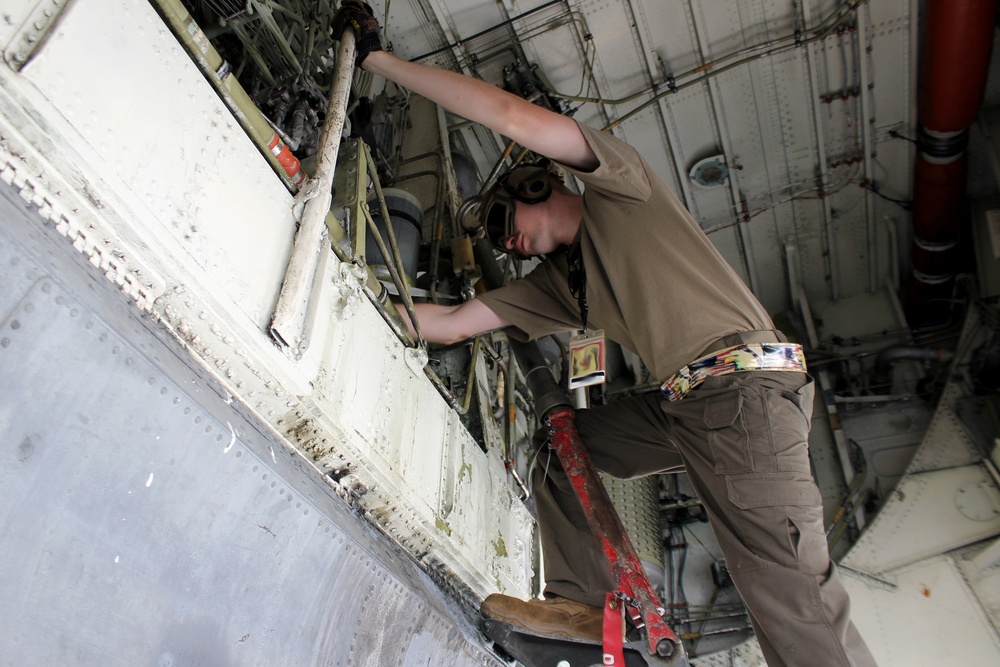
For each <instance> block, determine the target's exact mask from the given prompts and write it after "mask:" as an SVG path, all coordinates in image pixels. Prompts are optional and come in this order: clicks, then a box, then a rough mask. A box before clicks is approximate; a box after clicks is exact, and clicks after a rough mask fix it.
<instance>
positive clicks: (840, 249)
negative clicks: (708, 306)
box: [371, 0, 917, 312]
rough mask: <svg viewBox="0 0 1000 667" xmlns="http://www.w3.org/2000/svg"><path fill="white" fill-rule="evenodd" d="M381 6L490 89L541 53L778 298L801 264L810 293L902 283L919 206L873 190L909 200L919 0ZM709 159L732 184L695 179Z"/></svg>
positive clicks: (434, 59) (416, 41)
mask: <svg viewBox="0 0 1000 667" xmlns="http://www.w3.org/2000/svg"><path fill="white" fill-rule="evenodd" d="M371 4H372V5H373V7H374V8H375V10H376V12H377V13H378V15H379V16H380V17H381V18H382V19H383V23H384V26H385V36H386V40H387V42H388V43H390V44H391V47H392V48H393V49H394V50H395V52H396V54H397V55H399V56H401V57H404V58H413V59H419V60H420V61H421V62H425V63H428V64H435V65H440V66H446V67H452V68H458V69H461V70H463V71H465V72H467V73H470V74H475V75H478V76H481V77H482V78H484V79H487V80H491V81H494V82H496V83H499V80H500V72H501V69H502V67H503V66H505V65H510V64H512V63H513V62H514V61H515V59H516V58H517V57H518V56H520V55H521V54H522V53H523V56H524V58H526V60H527V62H528V64H531V65H534V64H537V65H539V66H540V68H541V70H542V71H543V72H544V75H545V76H546V77H547V78H548V80H549V81H550V82H551V86H552V88H553V90H555V91H558V92H559V93H561V94H563V95H564V96H565V97H566V98H567V99H568V100H569V103H570V105H571V106H572V107H573V108H574V109H575V114H576V117H577V118H578V119H580V120H581V121H582V122H585V123H589V124H592V125H595V126H599V127H605V126H608V125H613V126H614V127H613V129H612V130H611V131H613V132H614V133H615V134H616V135H618V136H620V137H621V138H623V139H625V140H626V141H629V142H630V143H632V144H633V145H635V146H636V147H638V148H639V150H640V151H641V152H642V153H643V154H644V156H645V157H646V158H647V159H648V160H649V162H650V163H652V164H653V165H654V166H655V167H656V168H657V169H658V170H659V171H660V172H661V174H662V175H663V176H664V178H666V179H667V181H668V182H670V183H672V184H674V186H675V187H676V189H677V191H678V193H679V194H680V195H681V196H682V197H683V198H684V200H685V201H686V202H687V204H688V206H689V208H690V209H691V211H692V212H693V213H694V215H695V217H696V218H697V219H698V220H699V221H700V222H701V223H702V225H703V227H704V228H705V229H706V231H708V232H710V234H711V237H712V240H713V241H714V242H715V243H716V245H717V246H718V247H719V248H720V250H722V252H723V253H724V254H725V255H726V257H727V258H728V259H729V261H730V262H731V263H732V264H733V265H734V266H735V267H736V268H737V270H738V271H739V272H740V273H741V275H742V276H743V277H744V279H745V280H746V281H747V282H748V283H749V284H750V285H751V287H752V288H753V289H754V290H755V292H756V293H757V294H758V296H759V297H760V298H761V299H762V300H763V301H764V303H765V305H766V306H767V308H768V309H769V310H771V311H773V312H779V311H782V310H785V309H787V308H788V306H789V305H790V303H791V300H790V299H791V297H790V295H789V290H788V287H787V285H788V277H787V276H788V271H789V268H791V270H792V271H793V272H794V273H795V274H796V275H798V276H799V277H800V279H801V280H802V281H803V282H804V284H805V287H806V291H807V293H808V295H809V298H810V300H814V301H816V302H823V301H826V300H830V299H838V298H842V297H845V296H850V295H852V294H857V293H860V292H864V291H870V290H875V289H878V288H880V287H882V286H883V285H885V284H886V281H887V280H892V279H893V276H892V275H890V274H893V273H895V270H896V269H895V268H894V267H896V266H897V259H896V258H897V253H898V248H899V247H900V246H902V247H904V248H905V243H906V238H907V234H908V214H907V212H906V211H905V210H904V209H903V208H902V207H901V206H900V205H899V204H898V203H896V202H893V201H890V200H888V199H886V198H884V197H880V196H878V195H876V194H875V193H873V192H872V188H875V189H877V190H878V191H879V193H881V194H882V195H885V196H887V197H889V198H891V199H896V200H908V199H909V197H910V195H909V192H910V189H911V186H910V180H911V177H910V174H911V172H912V166H911V165H912V162H913V147H912V144H911V143H910V142H907V141H905V140H902V139H899V138H894V137H892V136H890V132H891V131H893V130H895V131H897V132H898V133H899V134H901V135H903V136H912V134H913V128H914V126H915V120H916V119H915V108H914V102H913V100H914V85H913V82H914V80H915V48H914V45H915V43H916V38H917V36H916V26H915V21H916V20H915V18H914V17H915V10H914V7H913V5H914V4H915V2H914V1H912V0H878V1H877V2H843V1H839V0H812V1H811V2H801V1H794V0H727V1H725V2H720V1H718V0H568V1H566V0H557V1H555V2H550V1H545V0H514V1H512V0H500V1H497V0H394V1H393V0H374V2H372V3H371ZM515 37H516V42H514V43H512V39H514V38H515ZM674 87H676V90H674ZM585 100H586V101H585ZM598 100H599V101H598ZM465 132H466V140H467V142H469V143H473V144H475V143H479V144H484V143H485V144H486V145H487V147H488V148H487V151H486V153H485V155H487V156H489V157H495V156H496V155H498V154H499V150H498V149H497V148H496V143H495V140H493V139H491V138H489V137H488V135H486V134H485V133H482V132H478V133H473V131H472V130H466V131H465ZM484 138H485V140H484ZM477 151H478V149H476V150H474V151H473V152H477ZM711 158H717V159H716V161H715V162H714V163H713V162H712V161H711ZM706 160H708V167H709V172H708V173H709V174H710V175H716V176H717V175H718V171H712V170H711V168H712V167H713V166H714V167H718V166H719V164H720V163H721V164H723V165H724V166H725V167H726V168H727V169H728V173H729V177H728V179H725V180H724V181H722V182H721V183H720V182H718V179H717V180H716V184H715V185H714V186H710V187H705V186H704V185H701V184H699V183H697V182H696V181H695V180H693V179H692V177H691V172H692V170H693V169H695V168H696V166H697V165H699V164H700V163H702V162H703V161H706ZM702 180H707V181H708V182H709V183H710V185H711V184H712V179H711V178H709V179H702ZM890 227H891V228H893V229H892V231H891V230H890ZM903 257H904V260H903V261H904V262H905V253H903ZM655 269H656V267H650V272H651V275H655Z"/></svg>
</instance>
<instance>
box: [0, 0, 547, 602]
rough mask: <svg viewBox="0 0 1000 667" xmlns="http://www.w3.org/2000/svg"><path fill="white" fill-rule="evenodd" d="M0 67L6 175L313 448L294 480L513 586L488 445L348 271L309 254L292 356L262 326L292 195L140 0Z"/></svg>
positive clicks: (484, 587) (514, 570)
mask: <svg viewBox="0 0 1000 667" xmlns="http://www.w3.org/2000/svg"><path fill="white" fill-rule="evenodd" d="M0 78H2V84H3V85H2V86H0V88H2V93H0V111H2V113H0V148H3V149H4V153H3V157H4V163H5V164H3V165H0V171H2V172H3V174H4V175H5V178H7V177H8V176H9V178H7V180H13V181H14V182H15V183H16V184H18V186H19V187H21V186H22V185H21V184H23V183H25V182H30V192H31V193H32V194H31V196H32V197H33V198H34V199H36V200H37V201H38V202H41V203H42V204H44V205H46V206H48V207H49V208H51V209H54V210H58V211H60V212H65V214H66V216H67V217H68V218H69V219H70V220H71V222H72V225H73V226H74V227H73V228H74V229H83V230H86V234H87V238H88V239H89V240H88V241H86V242H83V241H80V239H79V238H78V236H74V235H73V234H68V233H67V232H64V233H67V235H68V236H69V237H70V239H71V240H72V239H75V240H76V241H77V243H78V245H79V246H80V247H79V248H78V249H79V250H81V251H82V252H87V254H88V256H92V257H97V258H98V259H97V260H96V261H98V262H99V261H100V257H101V255H100V251H101V249H102V248H104V247H111V248H120V249H123V250H120V251H118V253H117V255H116V258H117V259H116V261H118V262H120V263H121V264H122V265H123V267H124V268H123V270H122V271H123V273H127V276H128V277H129V279H130V280H137V276H138V275H141V277H142V278H143V279H146V278H147V277H148V278H149V280H148V283H149V286H147V287H145V288H144V289H145V290H146V291H145V293H146V294H147V296H148V298H146V297H142V295H141V294H138V293H139V292H140V290H139V289H138V288H136V289H133V290H132V291H130V290H128V289H125V287H123V290H125V291H126V293H128V294H130V295H132V296H133V297H135V298H137V300H138V302H139V304H140V305H141V306H142V307H144V308H148V309H150V310H151V312H152V313H153V315H154V316H155V317H158V318H160V320H161V322H162V324H163V326H164V327H165V328H166V330H168V331H170V332H172V334H173V335H175V336H177V337H178V338H179V339H180V340H182V341H183V342H184V343H186V344H187V345H188V346H189V348H190V350H191V352H192V354H193V355H195V356H196V357H197V358H198V359H200V360H201V361H202V362H204V363H205V364H206V366H207V367H208V368H210V369H211V370H212V371H213V372H214V373H216V374H217V375H218V376H219V377H220V378H221V379H222V380H223V381H224V382H225V384H226V386H227V387H228V388H229V391H230V392H231V393H232V396H233V398H234V400H241V401H244V402H246V403H247V404H248V405H250V406H251V407H252V408H253V409H254V410H256V411H257V412H258V414H260V415H261V416H262V417H263V418H265V419H266V420H267V421H268V422H269V423H270V424H271V425H272V426H273V427H274V428H275V430H277V431H278V432H279V433H281V434H282V435H283V436H285V437H287V438H288V440H289V441H290V442H292V443H294V444H295V445H296V446H297V447H298V448H299V449H300V451H302V452H303V453H304V454H305V455H307V457H308V458H309V459H310V460H313V461H315V463H316V465H317V466H318V467H319V468H320V470H317V471H315V472H314V473H313V474H316V475H320V474H322V473H325V472H328V471H332V470H335V469H336V470H340V471H342V473H343V474H341V473H338V474H337V475H336V477H337V478H338V479H339V482H337V487H338V489H339V490H340V491H341V493H342V494H343V495H344V496H346V497H348V498H349V499H350V500H351V501H352V502H353V503H354V504H355V505H356V506H357V507H358V508H359V510H361V511H363V512H364V513H365V514H366V516H368V517H369V518H371V519H372V520H375V521H378V522H379V523H380V525H381V526H382V527H383V528H384V529H385V530H386V531H387V532H388V533H389V534H390V535H392V536H393V537H394V538H395V539H396V540H397V541H399V542H400V543H402V544H404V546H406V547H407V548H408V550H409V551H410V552H411V553H412V554H413V555H414V556H415V557H416V558H418V559H420V560H421V561H422V562H423V563H424V564H425V566H427V567H431V568H434V569H435V571H436V572H438V574H439V576H440V577H441V578H443V579H444V580H446V581H449V582H451V583H452V584H454V585H455V587H456V589H457V590H458V591H460V592H463V593H469V592H471V593H472V594H473V596H472V597H479V596H483V595H485V594H488V593H490V592H493V591H495V590H497V589H501V590H506V591H508V592H510V593H512V594H514V595H522V596H524V595H527V594H528V585H529V581H530V577H531V574H532V573H531V568H530V562H531V561H530V553H528V550H527V549H524V548H523V547H522V546H521V545H522V543H521V542H519V540H526V539H528V536H530V533H531V530H532V520H531V518H530V516H529V515H528V513H527V511H526V510H525V508H524V507H523V506H522V505H521V503H520V502H518V501H517V500H516V499H515V498H514V496H513V494H512V492H511V490H510V488H509V487H508V482H507V479H506V475H505V474H504V472H503V468H502V465H501V463H500V461H499V459H498V458H497V455H495V454H491V455H487V454H484V453H483V452H482V451H481V450H480V449H479V447H478V446H476V445H475V444H474V442H473V441H472V439H471V437H470V436H469V434H468V433H467V432H466V431H465V429H464V427H462V426H461V424H460V422H459V421H458V419H456V418H455V417H454V415H453V414H452V412H451V411H450V409H449V408H448V407H447V405H446V404H445V402H444V401H443V400H442V399H441V397H440V396H439V395H438V394H437V392H436V391H435V390H434V388H433V387H432V385H431V384H430V382H429V381H428V380H427V379H426V377H424V376H423V374H422V373H420V374H415V373H414V371H413V370H411V368H410V366H408V365H407V363H406V359H405V356H404V348H403V346H402V344H401V343H400V342H399V341H398V340H397V339H396V338H395V337H394V335H393V334H392V333H391V332H390V330H389V328H388V327H387V326H386V325H385V323H384V322H383V321H382V319H381V316H379V315H378V314H377V312H376V311H375V310H374V308H373V307H372V305H371V304H370V303H369V302H368V301H367V299H365V298H364V297H363V295H362V294H361V292H360V289H359V283H358V280H357V276H356V275H355V274H354V273H352V272H351V271H342V270H341V269H342V268H343V269H346V268H347V267H341V266H340V265H339V263H338V262H337V261H336V259H335V258H332V257H330V258H328V260H327V261H325V262H324V263H322V264H321V267H322V270H323V271H324V274H323V280H321V281H320V284H321V285H322V286H323V287H322V292H321V294H320V296H319V299H318V307H317V309H316V312H317V313H318V314H319V316H318V319H317V321H316V322H315V323H314V327H315V328H314V336H315V338H314V342H313V345H312V346H311V347H310V350H309V353H308V354H307V355H306V357H304V358H303V359H302V360H301V361H299V362H295V361H293V360H291V359H289V358H288V357H286V356H285V355H283V354H282V353H281V352H280V351H279V350H278V349H277V347H276V346H275V345H274V344H273V343H272V342H271V340H270V338H269V337H268V336H267V333H266V331H265V329H266V326H267V324H268V322H269V320H270V316H271V311H272V309H273V306H274V303H275V300H276V299H277V294H278V290H279V287H280V284H281V279H282V277H283V274H284V269H285V265H286V263H287V260H288V253H289V249H290V245H291V239H292V234H293V231H294V220H293V218H292V214H291V203H292V200H291V196H290V195H289V193H288V192H287V190H286V189H285V188H284V186H283V185H282V183H281V181H280V180H279V179H278V178H277V177H276V176H275V175H274V173H273V172H272V171H271V168H270V167H269V166H268V164H267V162H266V161H265V160H264V159H263V158H262V157H261V156H260V154H259V151H258V149H257V148H256V147H255V146H254V145H253V144H252V143H251V141H250V140H249V139H248V138H247V137H246V136H245V135H244V134H243V132H242V130H241V129H240V128H239V126H238V125H237V124H236V123H235V121H234V120H233V119H232V116H231V114H230V113H229V112H228V110H227V109H226V107H225V106H224V105H223V104H222V102H221V101H220V100H219V98H218V97H217V95H216V94H215V93H214V91H212V89H211V87H210V86H209V85H208V84H207V83H206V82H205V81H204V78H203V77H202V75H201V73H200V72H198V71H197V69H196V68H195V66H194V65H193V64H192V62H191V61H190V59H189V58H188V57H187V55H186V54H185V53H184V52H183V50H182V49H181V47H180V46H179V45H178V44H177V43H176V41H175V39H174V38H173V36H172V35H171V34H170V33H169V31H168V30H167V28H166V27H165V26H164V25H163V23H162V21H161V20H160V18H159V17H158V15H157V14H156V12H155V11H154V10H153V8H152V7H151V6H150V5H149V4H147V3H144V2H141V3H135V2H129V1H125V0H79V1H78V2H75V3H73V5H72V6H71V7H70V8H69V9H68V10H67V13H66V15H65V16H64V17H63V19H62V20H61V21H60V22H59V23H58V25H57V27H56V29H55V31H54V32H53V33H52V35H51V36H50V38H49V40H48V42H47V43H46V44H45V45H44V47H43V48H42V49H40V50H39V52H38V53H37V55H36V57H35V59H34V60H33V61H32V62H31V63H30V64H29V65H28V66H27V67H26V68H25V69H24V71H23V73H22V74H21V75H17V74H14V73H12V72H11V71H10V70H7V69H5V68H4V69H3V71H2V72H0ZM24 187H28V186H24ZM60 215H62V213H60ZM56 217H58V216H56ZM65 224H67V225H69V224H70V223H65ZM95 245H96V248H95ZM326 252H328V251H326ZM109 277H111V278H112V279H115V275H114V274H112V275H109ZM118 282H119V284H122V282H123V279H118ZM132 292H136V294H132ZM141 297H142V298H141ZM154 299H155V301H154ZM452 466H454V467H452ZM458 471H463V474H458ZM452 472H454V473H455V474H454V475H451V473H452ZM152 486H153V487H154V488H155V487H156V482H155V481H153V482H152ZM497 508H502V511H498V509H497Z"/></svg>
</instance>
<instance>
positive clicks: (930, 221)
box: [906, 0, 997, 324]
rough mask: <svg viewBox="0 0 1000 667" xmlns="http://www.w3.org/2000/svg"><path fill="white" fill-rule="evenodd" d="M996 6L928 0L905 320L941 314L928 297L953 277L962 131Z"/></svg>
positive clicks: (971, 115)
mask: <svg viewBox="0 0 1000 667" xmlns="http://www.w3.org/2000/svg"><path fill="white" fill-rule="evenodd" d="M996 11H997V0H927V4H926V11H925V17H924V22H925V25H926V29H925V32H924V43H923V52H922V54H921V63H920V65H921V70H920V84H919V88H918V102H917V103H918V109H919V122H920V126H921V127H920V141H919V145H920V152H919V154H918V155H917V162H916V165H915V167H914V175H913V232H914V246H915V247H914V255H913V265H914V267H913V268H914V271H913V277H912V278H911V280H910V285H909V286H908V289H907V298H906V305H907V314H908V315H909V317H910V319H911V324H924V323H927V322H929V321H931V320H933V319H938V318H939V317H940V316H941V314H942V313H944V314H945V315H946V313H947V311H946V309H943V308H934V307H929V306H928V300H930V299H935V300H941V299H945V298H947V297H948V296H949V295H950V291H951V286H952V283H953V280H954V278H953V275H952V273H953V271H954V266H955V263H956V256H957V250H956V241H957V239H958V238H959V236H960V231H961V226H962V225H963V224H964V223H965V220H966V217H965V216H966V204H965V180H966V166H967V160H966V155H965V148H966V143H967V139H968V134H967V132H968V128H969V126H970V125H972V123H973V122H974V121H975V119H976V116H977V114H978V113H979V107H980V105H981V104H982V101H983V92H984V90H985V88H986V76H987V70H988V68H989V61H990V52H991V49H992V45H993V29H994V19H995V18H996ZM943 303H944V302H943V301H939V304H943Z"/></svg>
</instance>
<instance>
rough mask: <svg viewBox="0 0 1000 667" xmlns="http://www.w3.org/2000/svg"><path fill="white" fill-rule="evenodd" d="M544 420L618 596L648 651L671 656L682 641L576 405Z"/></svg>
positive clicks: (663, 656) (551, 414) (664, 656)
mask: <svg viewBox="0 0 1000 667" xmlns="http://www.w3.org/2000/svg"><path fill="white" fill-rule="evenodd" d="M545 421H546V424H547V425H548V427H549V435H550V444H551V446H552V449H554V450H555V452H556V456H558V457H559V462H560V463H562V467H563V470H565V471H566V475H567V476H568V477H569V480H570V483H571V484H572V485H573V490H574V491H575V492H576V495H577V498H579V499H580V504H581V505H583V512H584V514H585V515H586V517H587V523H588V524H589V525H590V530H591V531H592V532H593V533H594V535H595V536H596V537H597V539H598V541H599V542H600V543H601V547H602V548H603V550H604V558H605V560H606V561H607V563H608V567H609V568H610V570H611V576H612V578H614V580H615V583H616V585H617V587H618V588H617V590H616V591H615V594H616V595H617V596H618V597H620V598H621V599H622V601H623V602H624V603H625V604H626V608H627V609H628V611H629V614H630V615H631V616H632V620H633V621H634V622H635V624H636V627H639V628H642V627H645V628H646V639H647V641H648V644H649V647H648V648H649V653H650V655H656V656H659V657H661V658H667V659H669V658H671V657H672V656H673V655H674V654H675V653H677V652H678V649H680V648H681V642H680V639H678V638H677V635H675V634H674V632H673V630H671V629H670V627H669V626H668V625H667V624H666V622H665V621H664V620H663V613H664V609H663V605H662V604H660V600H659V598H657V597H656V592H655V591H654V590H653V586H652V585H651V584H650V583H649V577H647V576H646V571H645V570H644V569H643V567H642V563H641V562H640V561H639V556H638V554H636V552H635V547H633V546H632V541H631V540H630V539H629V537H628V534H627V533H626V532H625V526H624V525H623V524H622V521H621V519H620V518H619V517H618V513H617V512H616V511H615V508H614V506H613V505H612V504H611V498H610V497H609V496H608V492H607V490H606V489H605V488H604V484H603V483H602V482H601V478H600V477H599V476H598V475H597V470H596V469H595V468H594V464H593V463H592V462H591V460H590V455H589V454H587V450H586V449H584V447H583V441H582V440H581V439H580V433H579V432H578V431H577V430H576V412H575V411H574V410H573V409H572V408H567V407H559V408H556V409H554V410H552V411H550V412H549V413H548V414H546V416H545Z"/></svg>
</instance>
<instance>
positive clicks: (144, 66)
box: [23, 0, 293, 327]
mask: <svg viewBox="0 0 1000 667" xmlns="http://www.w3.org/2000/svg"><path fill="white" fill-rule="evenodd" d="M106 16H115V17H116V19H115V20H114V21H108V20H106V19H105V18H104V17H106ZM124 25H128V26H130V29H128V30H124V29H122V26H124ZM84 54H85V55H86V66H82V65H83V62H82V60H81V59H82V56H83V55H84ZM23 74H24V76H25V77H26V78H27V79H28V80H29V81H31V82H32V83H33V84H34V85H36V86H37V87H38V89H39V90H40V91H41V92H42V94H43V95H44V96H45V97H46V98H47V99H48V100H49V101H50V102H51V103H52V104H53V105H54V106H55V107H57V108H58V109H59V110H60V112H61V113H62V115H63V116H65V118H66V119H67V120H68V121H69V122H70V124H71V125H72V126H73V128H74V129H75V130H76V131H77V132H79V136H80V138H81V139H82V140H83V142H85V144H82V145H79V146H77V149H78V151H79V153H80V154H81V155H82V156H84V159H86V160H87V162H88V164H89V165H91V166H92V167H93V168H94V169H96V170H97V171H98V172H99V173H101V174H102V175H104V176H105V177H106V178H107V179H108V180H109V182H113V181H116V182H118V183H120V184H121V187H122V192H120V194H121V195H122V196H123V197H126V198H127V199H129V200H131V201H132V202H133V203H134V205H135V206H136V208H137V209H138V210H142V211H143V215H142V217H140V218H138V219H136V220H135V221H134V223H135V224H136V225H138V226H140V227H141V228H143V229H144V230H146V231H147V232H148V233H149V235H150V240H151V244H152V245H158V244H162V245H163V246H165V248H164V249H166V250H168V251H169V252H172V253H177V254H181V253H183V255H184V256H186V257H187V258H190V259H189V260H188V261H193V265H192V266H191V267H190V269H191V270H193V271H194V270H197V271H198V272H199V273H202V274H203V275H204V277H205V279H206V280H210V281H214V282H215V283H216V284H217V285H218V289H219V290H220V291H222V292H224V293H226V294H228V295H230V297H231V299H232V302H233V303H234V304H237V305H238V306H239V307H240V308H242V309H243V310H244V311H245V312H246V314H247V316H248V317H250V318H251V319H252V320H253V321H254V322H256V323H257V325H258V326H261V327H263V326H265V325H266V324H267V322H268V319H269V317H270V314H271V309H272V307H273V303H274V300H275V298H276V293H277V290H278V288H279V286H280V284H281V280H282V278H283V274H284V268H285V262H286V259H287V256H288V252H289V248H290V244H291V238H292V233H293V227H292V220H291V216H290V213H289V210H290V206H291V197H290V195H289V194H288V192H287V191H286V190H285V188H284V186H283V185H282V184H281V182H280V181H279V179H278V177H277V176H276V175H275V174H274V172H273V171H272V170H271V168H270V167H269V166H268V164H267V163H266V162H265V161H264V160H263V159H262V158H261V155H260V153H259V151H258V150H257V149H256V148H255V147H254V146H253V144H252V143H251V141H250V139H249V138H248V137H247V136H246V134H245V133H244V131H243V129H242V128H241V127H240V126H239V125H238V124H237V123H236V121H235V119H234V118H233V117H232V114H231V113H230V112H229V110H228V109H227V108H226V107H225V105H224V104H223V103H222V101H221V100H220V99H219V97H218V96H217V95H216V94H215V92H214V91H213V89H212V88H211V86H210V85H209V84H208V82H207V81H206V80H205V78H204V76H203V75H202V74H201V73H200V72H199V71H198V70H197V69H196V67H195V66H194V64H193V63H192V62H191V60H190V58H189V57H188V56H187V55H186V54H185V53H184V51H183V49H182V48H181V46H180V45H179V44H178V43H177V41H176V39H175V38H174V36H173V35H172V34H171V33H170V31H169V30H168V29H167V27H166V26H165V25H164V24H163V22H162V20H161V19H160V17H159V16H158V15H157V14H156V12H155V11H154V9H153V7H152V6H151V5H149V4H148V3H144V2H143V3H135V2H127V1H123V0H80V1H79V2H75V3H73V5H72V6H71V7H69V8H68V9H67V10H66V12H65V14H64V16H63V17H62V20H61V21H60V22H59V23H58V26H57V28H56V29H55V31H54V32H53V33H52V34H51V35H50V37H49V39H48V41H47V42H46V43H45V45H44V47H43V48H42V49H41V50H40V51H39V52H38V55H37V56H36V57H35V59H34V60H33V61H32V62H31V63H30V64H29V65H28V66H27V67H26V68H25V69H24V70H23ZM126 82H127V83H126ZM126 90H127V93H128V94H127V95H123V94H122V93H123V92H125V91H126ZM219 189H224V190H226V191H227V192H228V196H226V197H219V196H217V194H216V193H217V192H218V190H219Z"/></svg>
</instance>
